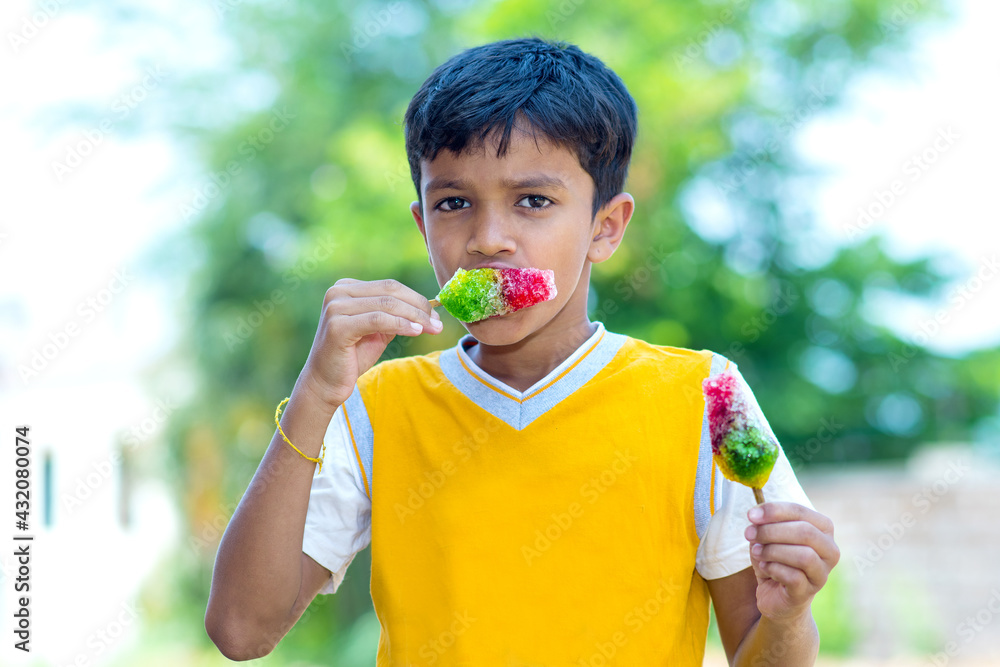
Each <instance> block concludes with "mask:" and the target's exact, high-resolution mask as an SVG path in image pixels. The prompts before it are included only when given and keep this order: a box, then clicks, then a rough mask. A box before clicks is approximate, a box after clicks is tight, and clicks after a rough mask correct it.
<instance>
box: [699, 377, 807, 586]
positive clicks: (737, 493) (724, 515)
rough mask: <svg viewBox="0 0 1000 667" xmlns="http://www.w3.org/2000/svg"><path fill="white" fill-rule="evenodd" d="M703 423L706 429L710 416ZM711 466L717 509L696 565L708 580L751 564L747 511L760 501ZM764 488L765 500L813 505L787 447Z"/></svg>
mask: <svg viewBox="0 0 1000 667" xmlns="http://www.w3.org/2000/svg"><path fill="white" fill-rule="evenodd" d="M729 364H730V369H731V370H734V371H735V373H736V375H737V376H738V377H739V381H740V382H741V383H742V384H743V388H744V389H745V390H746V392H747V396H749V397H750V399H751V400H754V401H755V400H756V399H753V393H752V392H750V389H749V387H748V386H746V381H745V380H744V379H743V377H742V375H740V374H739V371H738V370H736V369H735V368H733V367H732V365H731V364H732V362H729ZM712 370H713V374H714V373H715V371H716V370H717V369H716V365H715V364H713V369H712ZM706 409H707V407H706ZM704 423H705V428H706V429H707V423H708V420H707V418H706V419H705V420H704ZM706 437H707V434H706V433H703V434H702V438H703V441H704V439H705V438H706ZM703 444H704V443H703ZM703 450H704V447H703ZM709 453H710V450H709ZM711 467H712V471H711V474H712V476H713V478H714V484H713V485H712V486H713V487H714V492H713V493H711V494H710V499H709V500H708V502H711V503H712V510H714V512H711V518H710V519H709V520H708V522H707V527H706V528H705V531H704V534H703V535H702V536H701V543H700V544H699V546H698V552H697V554H696V556H695V568H696V569H697V570H698V574H700V575H701V576H702V577H703V578H705V579H719V578H721V577H725V576H728V575H730V574H735V573H737V572H739V571H741V570H744V569H746V568H748V567H750V543H749V542H747V539H746V537H744V535H743V533H744V531H745V530H746V528H747V526H749V525H750V520H749V519H747V512H748V511H749V510H750V508H751V507H753V506H754V505H756V504H757V501H756V500H754V497H753V490H751V489H750V487H748V486H744V485H742V484H739V483H737V482H731V481H729V480H728V479H726V478H725V477H723V475H722V472H721V471H720V470H719V468H718V466H716V465H715V464H714V462H713V463H712V464H711ZM763 491H764V499H765V500H766V501H788V502H793V503H799V504H800V505H804V506H806V507H809V508H812V503H810V502H809V498H808V497H806V494H805V492H804V491H803V490H802V487H801V486H800V485H799V482H798V479H796V477H795V472H794V471H793V470H792V466H791V464H790V463H789V462H788V458H787V457H786V456H785V452H784V450H780V449H779V453H778V460H777V461H776V462H775V464H774V469H773V470H772V471H771V476H770V477H769V478H768V480H767V483H766V484H765V485H764V489H763Z"/></svg>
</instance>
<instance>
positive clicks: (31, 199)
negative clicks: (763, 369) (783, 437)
mask: <svg viewBox="0 0 1000 667" xmlns="http://www.w3.org/2000/svg"><path fill="white" fill-rule="evenodd" d="M43 4H44V3H43ZM185 4H188V5H191V4H192V3H185ZM49 6H50V7H53V8H55V10H54V11H51V12H48V14H47V15H46V12H45V10H39V9H37V7H36V8H34V9H33V8H32V6H31V5H29V3H27V2H25V1H24V0H6V1H5V2H4V3H3V6H2V8H0V37H2V43H0V90H3V91H5V93H4V95H3V97H2V98H0V137H2V138H3V145H4V150H3V151H2V152H0V183H2V184H3V185H2V189H3V196H2V198H0V207H2V208H0V405H3V415H2V416H3V420H2V424H0V426H2V428H3V429H4V430H3V433H6V434H8V436H9V434H10V433H12V430H13V425H14V424H24V423H27V424H30V425H32V426H33V434H34V435H35V437H36V440H35V442H36V447H37V449H36V458H35V459H34V462H33V465H34V466H35V468H34V473H35V475H36V480H37V479H38V477H39V476H40V473H41V470H40V468H41V455H40V452H41V451H42V450H43V449H45V448H49V449H51V450H53V451H54V452H55V454H56V480H57V484H58V485H59V487H58V492H57V499H59V500H65V498H66V497H72V495H73V494H74V493H77V489H79V485H80V483H81V481H85V480H86V479H87V475H88V474H90V473H91V472H93V471H94V470H97V469H99V467H100V466H101V465H102V462H103V461H106V460H107V457H108V452H109V451H110V450H109V443H111V442H113V441H114V438H115V436H116V434H118V433H120V432H121V431H122V430H124V431H129V430H130V429H134V428H136V427H137V426H138V427H141V426H142V425H143V424H147V423H148V424H152V426H151V429H152V430H150V431H149V433H148V437H147V439H145V440H144V441H143V442H142V443H141V444H140V445H139V446H140V447H142V446H144V445H148V444H149V443H155V438H156V435H158V434H159V432H160V429H161V427H162V421H157V420H156V419H155V416H156V415H157V412H156V405H157V401H161V402H162V401H164V400H166V401H168V402H169V401H181V400H183V399H184V396H185V384H184V382H183V376H182V375H179V376H178V379H177V381H176V382H173V383H168V385H169V386H165V387H162V388H161V389H159V390H158V391H160V392H162V394H160V395H149V393H148V390H147V389H145V388H143V385H142V384H140V382H139V372H140V370H141V369H142V368H143V367H144V366H145V365H147V364H149V363H150V362H151V361H154V360H156V359H157V358H158V357H159V355H161V354H162V353H163V352H164V351H165V350H168V349H169V348H170V345H171V343H172V341H173V340H174V339H175V337H176V336H177V334H178V333H179V332H178V328H177V326H176V324H175V323H174V319H175V318H174V315H173V313H174V312H175V311H174V310H173V309H174V308H175V307H176V306H177V293H178V290H179V288H180V286H181V285H180V277H178V279H177V281H175V282H172V283H170V284H168V285H165V284H163V283H161V282H158V280H157V279H156V278H155V277H153V276H151V275H150V274H149V272H148V271H147V270H146V268H145V267H144V266H143V264H142V261H141V255H140V253H141V251H142V250H143V249H144V248H148V247H149V246H151V245H155V244H156V243H157V242H158V241H159V240H160V239H161V238H162V236H161V235H162V234H163V233H164V232H166V231H168V230H170V229H172V228H174V227H175V226H176V225H177V224H178V222H179V219H178V214H177V211H178V203H179V202H180V201H181V200H182V199H184V198H185V197H188V196H189V195H190V192H191V182H190V181H189V180H187V181H185V180H184V179H185V178H187V179H190V174H189V173H188V172H189V171H190V167H188V166H187V165H186V164H185V163H184V162H183V159H184V156H181V155H179V154H178V152H177V149H176V146H175V142H173V141H172V140H171V138H170V137H168V136H163V135H156V134H149V135H145V136H141V137H138V138H134V137H133V138H129V137H126V136H124V132H123V131H122V127H123V126H124V125H125V124H126V123H127V122H128V121H131V120H136V119H138V120H141V117H142V114H144V113H149V112H150V109H151V107H153V106H155V103H150V105H149V106H146V105H144V101H145V99H152V98H154V97H155V96H156V94H157V86H158V82H159V81H161V80H163V79H162V78H158V77H170V76H177V75H179V74H180V73H181V72H182V71H183V70H184V69H186V68H196V67H199V66H201V65H203V64H205V63H211V62H213V60H215V59H218V58H224V57H226V56H227V52H226V50H225V48H224V47H223V46H220V45H218V43H217V41H213V39H212V36H211V30H212V26H213V25H214V17H213V16H212V15H211V14H212V12H211V11H210V10H209V9H206V6H205V5H202V6H201V7H200V8H198V7H195V6H188V7H186V8H185V9H184V10H183V11H181V10H180V9H178V4H177V3H172V4H171V3H165V2H161V3H159V4H156V3H149V4H148V5H147V6H151V7H159V9H158V11H164V12H170V16H171V23H169V24H165V25H164V26H163V27H161V29H159V30H151V31H149V32H145V31H144V32H143V33H142V34H141V35H140V36H138V37H137V38H136V40H135V41H134V43H130V44H126V45H125V46H122V45H114V44H112V45H111V47H109V46H108V43H107V42H105V40H104V37H105V32H106V31H105V28H104V27H103V26H101V25H100V24H98V23H96V22H94V21H93V20H92V19H90V18H87V17H86V15H85V14H84V13H77V12H74V11H73V8H72V5H71V4H65V3H60V2H58V0H53V2H52V3H51V4H50V5H49ZM958 7H959V8H960V10H961V11H960V17H959V20H958V21H957V22H956V23H955V24H954V25H950V26H948V27H946V28H944V29H941V30H937V31H935V32H933V33H932V34H930V35H929V36H927V37H926V38H925V39H923V41H922V43H921V44H920V45H919V46H918V47H917V48H916V54H915V56H914V58H915V62H916V64H915V65H913V66H911V68H910V73H909V75H908V76H901V75H900V74H898V73H892V74H888V75H879V74H871V75H866V76H864V77H862V78H860V79H859V80H858V81H857V83H856V85H853V86H852V87H851V89H850V90H849V91H848V94H847V101H846V103H845V104H844V105H843V107H842V108H840V109H839V110H837V111H835V112H832V113H826V114H823V115H820V116H817V117H816V118H814V119H813V120H812V121H811V122H809V124H808V125H807V126H806V127H805V128H804V131H803V133H802V136H801V138H800V140H799V141H798V143H797V146H798V147H799V148H800V150H801V151H802V152H803V153H804V154H805V155H806V156H807V157H808V158H809V159H810V160H811V161H812V162H813V163H814V164H816V165H818V166H822V167H823V168H825V169H828V170H829V174H828V178H827V179H826V180H825V181H824V182H823V183H822V184H821V185H820V187H819V188H818V190H817V191H816V193H815V201H814V204H815V206H816V209H817V213H818V215H819V217H820V220H821V221H822V223H823V224H824V225H825V227H826V228H827V229H828V230H829V233H830V234H831V235H832V237H833V238H837V239H842V240H843V241H844V242H847V241H848V240H849V239H850V237H849V235H848V234H849V227H851V226H852V225H855V224H857V220H858V215H859V213H858V209H859V208H862V209H864V210H866V211H869V212H871V213H873V217H872V220H871V222H867V223H865V224H866V225H867V227H866V229H865V230H864V231H866V232H871V231H874V230H884V231H885V232H886V233H888V235H889V237H890V239H891V241H892V248H893V250H894V252H897V253H899V254H900V255H901V256H912V255H914V254H915V253H920V252H923V251H927V250H940V249H946V250H950V251H953V252H954V253H955V254H956V256H957V257H960V258H961V259H962V261H963V262H964V268H965V270H966V271H967V272H969V273H967V275H966V276H965V277H964V278H963V281H962V283H959V284H960V285H964V289H965V292H962V294H963V295H965V296H963V297H962V299H959V298H958V297H957V296H956V295H957V294H959V293H958V292H956V293H954V294H951V295H950V296H951V297H952V298H951V299H950V300H949V299H948V298H947V297H948V296H949V295H946V298H945V300H944V302H943V303H942V305H939V306H936V308H938V309H943V310H944V311H945V315H946V316H947V319H948V321H947V322H946V323H944V324H941V325H940V326H939V327H938V330H937V331H936V332H935V334H934V335H933V336H930V337H929V342H928V344H929V345H931V346H933V347H935V348H938V349H941V350H945V351H960V350H963V349H967V348H970V347H975V346H982V345H986V344H996V343H997V342H998V341H1000V316H998V315H997V308H996V304H998V303H1000V276H998V275H997V272H996V271H993V270H992V269H991V267H992V265H991V264H990V263H989V260H990V259H991V258H994V257H996V253H997V252H998V251H1000V224H998V223H1000V220H998V219H997V217H998V216H997V213H996V210H997V209H996V205H995V197H996V186H995V185H994V180H995V178H996V176H997V174H998V169H997V166H996V164H997V163H996V156H997V155H1000V129H998V126H997V122H996V120H997V119H998V118H1000V96H997V95H996V94H995V90H994V89H995V85H994V83H995V82H996V80H997V78H996V77H997V72H1000V50H998V40H997V39H996V37H995V35H994V34H993V33H994V32H995V26H997V25H1000V3H990V2H976V1H975V0H963V1H961V2H959V3H958ZM37 16H42V18H43V19H44V25H41V26H40V27H38V28H37V29H36V30H35V32H34V33H32V34H31V36H30V37H26V38H25V40H24V41H23V42H19V41H17V40H16V39H15V40H12V38H11V35H12V34H13V35H25V34H27V32H26V31H28V32H30V29H29V27H27V24H26V23H25V21H29V22H30V21H33V20H34V18H33V17H37ZM41 22H42V21H38V23H41ZM192 44H198V45H199V48H197V49H195V48H191V45H192ZM138 54H142V55H145V56H146V57H148V58H149V59H150V60H151V61H152V62H157V61H158V62H162V63H164V68H163V70H162V71H159V70H157V69H156V68H155V67H154V69H152V70H150V69H148V67H149V64H150V63H148V62H144V61H143V62H140V59H139V57H138ZM167 64H169V65H170V67H167V66H166V65H167ZM81 101H82V102H87V103H89V104H90V105H91V106H92V107H94V108H96V109H98V110H99V111H103V115H99V116H98V117H99V118H106V119H107V120H108V122H109V123H110V124H109V125H106V126H104V128H105V129H106V131H105V130H102V126H101V125H100V123H99V122H98V124H97V125H96V126H95V125H86V124H80V123H79V122H76V123H74V122H72V121H67V122H64V123H62V124H56V128H57V129H56V130H54V131H53V130H52V129H51V127H50V126H51V125H52V121H53V120H54V119H56V118H58V114H59V113H61V112H69V111H71V110H72V106H71V105H72V104H74V103H78V102H81ZM66 115H67V116H71V114H69V113H67V114H66ZM88 132H89V135H88ZM88 136H89V138H88ZM935 142H937V143H935ZM72 147H77V148H78V149H79V150H78V152H83V151H87V152H89V153H90V154H88V155H86V156H81V161H80V164H79V165H78V166H75V167H74V166H70V165H69V162H68V161H69V160H70V155H69V151H70V150H71V148H72ZM81 147H82V148H81ZM91 147H92V148H93V150H92V151H89V150H88V149H89V148H91ZM914 156H915V157H916V158H918V159H921V160H923V162H924V163H928V162H929V161H930V160H931V159H933V160H934V162H933V164H926V168H923V167H919V166H915V163H914V162H913V161H912V160H913V158H914ZM55 162H62V163H66V164H67V165H68V166H70V167H71V168H70V170H69V171H66V170H62V169H60V170H59V171H61V173H58V172H57V170H56V169H55V167H54V163H55ZM915 170H916V171H915ZM915 176H919V178H915ZM897 181H898V183H896V190H897V192H896V193H892V188H893V184H894V182H897ZM890 195H891V196H892V201H891V203H886V204H881V205H882V206H883V210H882V211H881V212H879V210H878V205H879V204H880V201H879V197H880V196H881V198H882V200H883V201H885V202H889V197H890ZM998 271H1000V269H998ZM975 272H981V274H980V276H979V278H978V282H976V278H975V277H970V276H974V274H975ZM970 280H971V281H972V282H968V281H970ZM966 282H968V284H965V283H966ZM885 312H886V313H889V314H890V316H891V318H892V320H893V321H894V322H895V323H896V325H897V326H898V328H899V330H900V332H901V333H902V334H903V335H904V336H912V335H913V334H914V333H916V332H917V331H919V330H920V327H921V324H922V323H925V322H926V320H927V319H928V318H929V317H931V316H933V314H934V310H933V309H932V310H931V311H929V312H928V311H927V310H926V309H920V308H918V307H916V306H914V305H912V304H898V303H896V304H889V305H888V306H887V307H886V309H885ZM36 355H41V356H36ZM33 360H35V361H36V363H37V366H38V371H37V375H31V376H30V377H27V378H26V379H25V378H22V377H20V375H19V373H18V370H17V369H18V367H19V366H29V365H30V364H32V362H33ZM150 420H152V421H150ZM11 464H12V462H11V460H10V457H6V456H5V457H0V479H3V480H9V479H12V478H13V475H12V471H11V470H10V466H11ZM4 485H6V482H4ZM3 488H8V487H7V486H4V487H3ZM115 493H116V491H115V488H114V484H113V483H112V482H110V481H107V482H101V483H100V484H99V485H98V486H97V488H95V489H93V494H91V497H89V498H88V499H87V501H86V503H84V506H83V507H82V508H81V509H80V510H79V511H78V512H74V513H68V512H66V511H62V512H61V513H59V512H57V521H56V527H57V528H60V530H56V531H53V532H51V533H49V534H48V536H47V540H48V542H39V548H40V549H41V551H42V553H47V554H48V555H47V556H45V555H40V556H39V559H40V560H39V562H40V563H42V562H47V563H48V567H47V569H46V571H44V573H43V572H42V571H41V570H40V571H39V591H40V592H39V596H40V597H38V598H37V600H38V602H37V603H36V607H37V610H38V622H39V626H38V635H37V641H38V644H37V649H38V651H37V653H36V655H37V656H41V657H48V658H50V659H52V660H55V661H57V662H59V664H70V663H71V662H72V661H73V660H74V659H76V658H77V657H79V656H80V655H84V656H85V657H89V658H91V659H93V660H94V662H93V663H92V664H100V662H101V661H100V659H98V658H97V656H94V655H92V652H93V650H92V649H88V648H86V640H87V637H88V636H90V635H91V634H92V633H93V632H96V631H98V630H100V629H101V628H104V627H106V626H107V625H108V624H109V623H113V622H114V619H115V618H116V617H117V616H118V615H120V614H121V613H122V610H123V606H122V605H123V604H125V603H126V602H127V601H128V600H130V599H131V598H132V597H133V596H134V595H135V592H136V590H137V586H138V583H139V582H140V581H141V580H142V578H143V577H145V576H146V575H147V574H148V573H149V572H150V571H152V568H154V567H155V566H156V565H157V563H156V557H155V554H156V553H162V549H163V548H164V546H165V545H166V544H168V543H169V539H170V535H171V534H172V528H171V526H172V525H173V521H174V520H173V519H172V518H171V517H172V514H171V512H170V510H169V508H168V507H167V506H166V500H165V495H164V494H163V493H159V494H158V493H156V492H155V489H154V490H151V491H147V492H144V494H143V495H142V497H141V498H140V499H139V500H138V501H137V509H136V512H137V514H138V515H139V517H138V518H137V522H136V523H137V525H138V526H151V527H152V528H156V529H157V530H156V531H154V532H155V533H156V534H152V533H150V534H147V533H148V531H146V530H145V529H136V531H134V532H132V533H124V532H122V531H118V530H117V529H116V527H115V526H116V524H115V522H114V518H113V517H114V504H115V498H116V496H115ZM34 512H35V517H36V518H38V519H40V507H38V506H37V505H36V509H35V510H34ZM164 527H165V528H166V530H164V529H163V528H164ZM6 535H8V533H7V532H6V531H0V541H4V543H6V540H8V539H9V537H6ZM88 536H89V537H88ZM88 542H90V543H91V546H92V547H93V548H85V547H84V546H83V545H85V544H86V543H88ZM8 551H10V549H7V548H6V547H3V549H2V550H0V553H4V554H6V553H7V552H8ZM70 553H72V554H73V555H72V558H71V559H70V558H67V557H66V554H70ZM58 555H62V559H61V560H60V561H58V562H57V561H56V557H57V556H58ZM45 559H48V560H47V561H46V560H45ZM70 561H72V562H71V563H70ZM3 562H4V563H5V564H7V565H9V558H8V557H5V560H4V561H3ZM67 566H70V567H67ZM88 582H89V583H88ZM9 593H10V591H9V582H8V583H4V590H3V591H2V593H0V618H3V619H9V618H10V609H9V607H8V606H7V605H9V602H10V595H9ZM69 594H72V595H73V596H74V597H81V599H89V600H93V601H94V602H93V607H92V608H91V609H90V610H89V611H90V613H89V614H88V617H87V619H86V620H85V621H83V622H82V624H81V619H80V617H79V615H78V614H77V615H75V616H73V615H70V616H64V615H61V614H70V613H71V612H70V611H68V610H71V609H79V607H77V606H76V605H66V604H65V600H66V599H67V598H66V596H67V595H69ZM60 599H61V600H63V602H62V603H59V602H57V600H60ZM83 605H84V606H86V602H84V603H83ZM60 610H63V611H60ZM0 630H4V632H5V636H9V635H6V633H7V632H9V622H8V621H7V620H5V621H3V622H0ZM120 641H121V644H118V646H121V645H123V644H124V643H125V642H127V635H126V638H123V639H122V640H120ZM88 651H90V652H88ZM22 657H23V656H21V655H20V654H19V653H18V654H16V655H15V654H14V653H12V651H11V649H10V642H4V644H3V646H2V648H0V662H3V663H4V664H26V663H24V662H18V661H19V660H21V659H22Z"/></svg>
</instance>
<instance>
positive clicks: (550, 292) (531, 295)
mask: <svg viewBox="0 0 1000 667" xmlns="http://www.w3.org/2000/svg"><path fill="white" fill-rule="evenodd" d="M555 296H556V281H555V273H553V272H552V271H550V270H547V269H546V270H543V269H492V268H486V269H472V270H471V271H466V270H464V269H459V270H457V271H455V275H454V276H452V277H451V279H450V280H449V281H448V282H446V283H445V284H444V287H442V288H441V292H440V293H439V294H438V295H437V296H436V297H435V298H434V299H432V300H431V306H432V307H434V306H438V305H441V306H444V307H445V310H447V311H448V312H449V313H451V315H452V316H454V317H455V319H457V320H461V321H462V322H478V321H479V320H485V319H486V318H487V317H493V316H494V315H506V314H508V313H513V312H514V311H517V310H521V309H522V308H527V307H528V306H534V305H535V304H536V303H541V302H543V301H549V300H551V299H554V298H555Z"/></svg>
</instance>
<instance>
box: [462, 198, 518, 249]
mask: <svg viewBox="0 0 1000 667" xmlns="http://www.w3.org/2000/svg"><path fill="white" fill-rule="evenodd" d="M513 231H514V230H513V225H512V224H511V221H509V220H507V219H506V217H505V216H504V215H503V214H502V213H500V212H499V211H497V210H495V209H492V208H486V207H484V208H483V209H481V213H480V214H479V215H478V216H476V218H475V220H474V221H473V228H472V234H471V235H470V236H469V242H468V244H467V245H466V250H467V251H468V252H469V254H471V255H485V256H487V257H492V256H494V255H498V254H500V253H503V252H506V253H509V254H513V253H514V252H515V251H516V250H517V243H516V242H515V240H514V234H513Z"/></svg>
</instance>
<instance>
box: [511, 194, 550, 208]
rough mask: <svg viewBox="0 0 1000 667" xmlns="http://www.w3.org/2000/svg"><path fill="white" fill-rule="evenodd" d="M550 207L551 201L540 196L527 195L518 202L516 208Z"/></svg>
mask: <svg viewBox="0 0 1000 667" xmlns="http://www.w3.org/2000/svg"><path fill="white" fill-rule="evenodd" d="M551 205H552V200H551V199H549V198H548V197H543V196H542V195H528V196H527V197H522V198H521V199H519V200H518V202H517V206H524V207H525V208H548V207H549V206H551Z"/></svg>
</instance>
